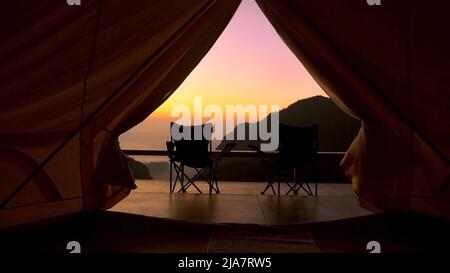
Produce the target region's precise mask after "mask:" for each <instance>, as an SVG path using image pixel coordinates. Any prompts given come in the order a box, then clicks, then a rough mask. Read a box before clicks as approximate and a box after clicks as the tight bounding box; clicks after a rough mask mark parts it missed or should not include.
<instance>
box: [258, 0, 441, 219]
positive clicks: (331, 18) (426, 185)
mask: <svg viewBox="0 0 450 273" xmlns="http://www.w3.org/2000/svg"><path fill="white" fill-rule="evenodd" d="M257 2H258V4H259V6H260V7H261V9H262V10H263V12H264V13H265V14H266V16H267V17H268V18H269V20H270V22H271V23H272V24H273V25H274V27H275V29H276V30H277V32H278V33H279V34H280V36H281V37H282V38H283V40H284V41H285V42H286V44H287V45H288V46H289V47H290V48H291V50H292V51H293V52H294V53H295V54H296V56H297V57H298V58H299V59H300V60H301V61H302V62H303V64H304V65H305V66H306V68H307V69H308V70H309V72H310V73H311V74H312V75H313V77H314V78H315V79H316V80H317V82H318V83H319V84H320V85H321V86H322V88H323V89H324V90H325V91H326V92H327V94H328V95H329V96H330V97H331V98H332V99H333V100H334V101H335V102H336V103H337V104H338V105H339V106H340V107H341V108H343V109H344V110H346V111H347V112H349V113H351V114H353V115H355V116H357V117H358V118H360V119H361V120H362V121H363V127H362V128H361V131H360V133H359V135H358V136H357V138H356V139H355V140H354V142H353V144H352V145H351V147H350V149H349V151H348V152H347V154H346V156H345V158H344V160H343V162H342V166H343V167H344V168H345V170H346V172H347V174H348V175H349V176H350V177H352V180H353V188H354V191H355V193H356V196H357V198H358V200H359V201H360V203H361V204H362V205H363V206H365V207H367V208H370V209H372V210H386V209H406V210H414V211H420V212H425V213H431V214H435V215H439V216H443V217H450V185H449V184H450V181H449V180H450V168H449V155H450V142H449V139H450V126H449V122H448V118H449V117H450V100H449V99H448V95H449V93H450V81H449V79H450V55H449V54H448V48H450V33H449V29H448V23H447V17H448V15H447V13H448V10H450V3H449V2H448V1H444V0H435V1H430V2H427V3H426V4H423V3H422V2H421V1H413V0H395V1H394V0H391V1H389V0H385V1H382V5H381V6H369V5H367V3H366V1H359V0H340V1H326V0H297V1H277V0H258V1H257Z"/></svg>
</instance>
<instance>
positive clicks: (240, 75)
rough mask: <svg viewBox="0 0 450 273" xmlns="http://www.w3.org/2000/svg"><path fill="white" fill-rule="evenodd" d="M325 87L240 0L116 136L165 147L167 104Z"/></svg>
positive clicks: (284, 101) (129, 145)
mask: <svg viewBox="0 0 450 273" xmlns="http://www.w3.org/2000/svg"><path fill="white" fill-rule="evenodd" d="M315 95H324V96H325V93H324V92H323V91H322V90H321V88H320V87H319V86H318V85H317V84H316V82H315V81H314V80H313V79H312V78H311V76H310V75H309V74H308V72H307V71H306V70H305V68H304V67H303V65H302V64H301V63H300V61H298V59H297V58H296V57H295V56H294V54H293V53H292V52H291V51H290V50H289V48H288V47H287V46H286V45H285V44H284V43H283V41H282V40H281V38H280V37H279V36H278V34H277V33H276V32H275V30H274V29H273V27H272V26H271V25H270V23H269V21H268V20H267V19H266V18H265V16H264V15H263V13H262V12H261V11H260V10H259V8H258V6H257V4H256V3H255V2H254V1H253V0H243V1H242V4H241V5H240V7H239V9H238V10H237V12H236V14H235V16H234V17H233V19H232V20H231V22H230V24H229V25H228V26H227V28H226V29H225V30H224V32H223V33H222V35H221V36H220V38H219V39H218V40H217V42H216V43H215V45H214V46H213V47H212V49H211V50H210V51H209V52H208V54H207V55H206V56H205V57H204V58H203V60H202V61H201V62H200V64H199V65H198V66H197V67H196V68H195V69H194V70H193V71H192V72H191V74H190V75H189V76H188V78H187V79H186V80H185V81H184V82H183V84H182V85H181V86H180V87H179V88H178V89H177V91H176V92H175V93H174V94H173V95H172V96H171V97H170V98H169V99H168V100H167V101H166V102H165V103H164V104H163V105H161V106H160V107H159V108H158V109H157V110H156V111H155V112H154V113H152V114H151V115H150V116H149V117H148V118H147V119H146V120H145V121H144V122H142V123H141V124H139V125H138V126H136V127H135V128H133V129H132V130H130V131H128V132H127V133H125V134H124V135H122V136H121V137H120V143H121V147H122V148H123V149H165V141H166V140H168V137H169V123H170V121H174V120H176V118H171V117H170V113H171V110H172V108H173V107H174V106H175V105H178V104H185V105H188V106H191V105H192V104H193V99H194V97H196V96H199V97H202V99H203V104H204V105H205V104H217V105H220V106H222V107H223V109H225V105H227V104H233V105H236V104H242V105H244V106H245V105H248V104H256V105H258V104H263V105H273V104H277V105H279V106H280V109H282V108H285V107H287V106H289V105H290V104H291V103H293V102H295V101H297V100H299V99H303V98H308V97H311V96H315Z"/></svg>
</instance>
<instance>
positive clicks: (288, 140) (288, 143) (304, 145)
mask: <svg viewBox="0 0 450 273" xmlns="http://www.w3.org/2000/svg"><path fill="white" fill-rule="evenodd" d="M318 132H319V126H318V125H317V124H316V125H312V126H310V127H293V126H289V125H285V124H280V143H279V146H278V152H279V157H278V160H279V163H280V164H282V165H284V166H292V167H295V166H299V165H301V164H314V163H315V162H316V160H317V147H318V134H319V133H318Z"/></svg>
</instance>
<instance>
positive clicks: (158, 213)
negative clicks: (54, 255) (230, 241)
mask: <svg viewBox="0 0 450 273" xmlns="http://www.w3.org/2000/svg"><path fill="white" fill-rule="evenodd" d="M136 184H137V186H138V188H137V190H134V191H133V192H132V193H131V194H130V195H129V196H128V197H127V198H126V199H125V200H123V201H122V202H120V203H119V204H117V205H116V206H115V207H113V208H112V209H111V211H115V212H125V213H132V214H138V215H145V216H152V217H159V218H167V219H174V220H183V221H191V222H199V223H246V224H260V225H285V224H300V223H311V222H322V221H332V220H339V219H346V218H353V217H359V216H365V215H369V214H371V212H369V211H368V210H365V209H363V208H361V207H360V206H359V205H358V204H357V202H356V201H355V200H354V198H353V193H352V189H351V185H349V184H319V185H318V196H317V197H307V196H305V195H301V194H300V193H299V195H297V196H294V195H289V196H281V197H278V196H273V195H272V194H266V195H261V194H260V192H261V190H262V189H263V188H264V187H265V183H261V182H219V187H220V189H221V193H220V194H212V195H209V194H207V192H208V191H207V187H206V183H204V182H200V183H199V184H198V185H199V186H200V189H202V191H203V192H206V193H203V194H199V193H196V192H195V189H193V188H192V189H190V192H188V193H184V194H169V193H168V191H169V189H168V188H169V182H168V181H167V180H138V181H137V182H136ZM281 192H282V193H283V192H286V188H285V187H284V186H283V187H282V191H281Z"/></svg>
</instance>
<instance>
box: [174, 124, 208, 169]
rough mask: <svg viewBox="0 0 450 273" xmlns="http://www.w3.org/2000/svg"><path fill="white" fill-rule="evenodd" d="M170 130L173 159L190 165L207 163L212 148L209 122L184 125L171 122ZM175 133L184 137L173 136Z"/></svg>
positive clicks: (195, 165)
mask: <svg viewBox="0 0 450 273" xmlns="http://www.w3.org/2000/svg"><path fill="white" fill-rule="evenodd" d="M170 130H171V131H170V137H171V142H173V143H174V144H175V154H174V158H173V159H174V160H176V161H179V162H181V163H183V164H185V165H187V166H191V167H197V166H198V167H200V166H204V165H205V164H207V162H208V160H209V157H210V152H211V150H212V141H211V139H212V133H213V131H212V130H213V128H212V124H211V123H206V124H202V125H197V126H185V125H180V124H176V123H173V122H172V123H171V124H170ZM175 134H177V136H180V135H183V136H184V137H182V138H181V139H178V137H177V138H174V135H175Z"/></svg>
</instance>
